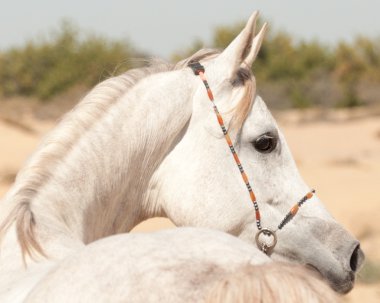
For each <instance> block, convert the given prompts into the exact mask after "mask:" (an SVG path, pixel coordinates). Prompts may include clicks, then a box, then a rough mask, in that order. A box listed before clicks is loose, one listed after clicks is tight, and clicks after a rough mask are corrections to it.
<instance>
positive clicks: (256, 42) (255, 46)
mask: <svg viewBox="0 0 380 303" xmlns="http://www.w3.org/2000/svg"><path fill="white" fill-rule="evenodd" d="M267 28H268V24H267V23H264V25H263V27H262V28H261V30H260V31H259V33H258V34H257V35H256V36H255V38H254V39H253V41H252V47H251V49H250V51H249V54H248V56H247V57H246V58H245V59H244V62H243V63H244V65H246V66H245V67H247V66H248V67H249V68H250V67H251V66H252V63H253V61H255V59H256V57H257V54H258V53H259V50H260V48H261V44H262V43H263V40H264V36H265V33H266V31H267Z"/></svg>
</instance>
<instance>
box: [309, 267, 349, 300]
mask: <svg viewBox="0 0 380 303" xmlns="http://www.w3.org/2000/svg"><path fill="white" fill-rule="evenodd" d="M305 266H306V268H307V269H309V270H310V271H311V272H312V273H313V274H315V275H316V276H318V277H319V278H320V279H323V280H325V281H326V283H328V284H329V285H330V287H331V288H332V289H333V290H334V291H336V292H338V293H340V294H346V293H348V292H350V291H351V290H352V288H353V287H354V285H355V274H354V273H353V272H350V273H348V274H347V276H346V278H345V279H344V280H343V281H342V280H341V279H337V278H336V277H334V276H331V277H330V276H329V274H327V275H323V274H322V273H321V271H320V270H319V269H318V268H317V267H316V266H314V265H312V264H309V263H308V264H306V265H305Z"/></svg>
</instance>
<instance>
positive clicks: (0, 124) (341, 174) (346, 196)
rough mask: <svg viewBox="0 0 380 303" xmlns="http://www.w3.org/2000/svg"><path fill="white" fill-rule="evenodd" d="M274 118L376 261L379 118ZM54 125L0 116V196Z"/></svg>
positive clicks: (366, 291) (368, 294)
mask: <svg viewBox="0 0 380 303" xmlns="http://www.w3.org/2000/svg"><path fill="white" fill-rule="evenodd" d="M0 110H1V109H0ZM276 116H277V119H278V122H279V124H280V126H281V128H282V130H283V132H284V133H285V135H286V138H287V140H288V143H289V145H290V147H291V149H292V151H293V155H294V157H295V159H296V162H297V164H298V167H299V169H300V171H301V174H302V175H303V177H304V178H305V180H306V181H307V183H308V184H310V186H311V187H313V188H315V189H317V192H318V195H319V197H320V198H321V199H322V200H323V201H324V202H325V204H326V206H327V208H328V209H329V210H330V212H331V213H332V214H333V215H334V216H335V217H336V219H337V220H338V221H339V222H341V223H342V224H343V225H344V226H346V228H348V229H349V230H350V231H352V233H353V234H354V235H355V236H356V237H358V238H359V239H360V240H361V243H362V248H363V249H364V251H365V253H366V255H367V259H368V260H370V261H371V262H375V263H376V262H377V263H378V264H380V194H379V186H380V116H376V115H371V113H366V114H363V113H357V112H351V113H347V112H336V113H334V114H331V113H330V114H322V115H320V114H319V115H316V114H315V113H313V112H306V113H305V112H304V113H303V114H302V115H301V114H300V113H298V112H291V111H290V112H285V113H281V114H278V115H276ZM53 125H54V124H53V123H52V122H46V121H45V122H40V121H36V120H34V119H33V118H30V117H29V118H28V117H23V118H22V123H20V121H15V120H14V118H13V120H12V119H11V120H8V119H4V118H0V147H1V148H0V197H1V196H2V195H3V194H4V193H5V192H6V190H7V189H8V188H9V186H10V184H11V182H12V180H13V178H14V175H15V173H16V172H17V171H18V170H19V168H20V167H21V165H22V163H23V162H24V161H25V160H26V159H27V157H28V156H29V155H30V153H31V152H32V151H33V150H34V149H35V147H36V145H37V143H38V142H39V140H40V138H41V137H42V136H43V135H44V134H45V133H46V132H47V131H48V130H49V129H50V128H52V127H53ZM171 227H173V225H172V224H171V222H170V221H168V220H166V219H163V218H156V219H151V220H148V221H146V222H143V223H142V224H140V225H139V226H137V227H136V228H135V229H134V231H137V232H145V231H152V230H157V229H162V228H171ZM344 302H380V283H379V282H377V284H376V283H375V284H364V283H360V282H359V283H358V284H357V286H356V287H355V289H354V290H353V291H352V292H351V293H350V294H349V295H347V296H345V297H344Z"/></svg>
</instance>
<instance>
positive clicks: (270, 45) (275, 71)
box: [0, 22, 380, 108]
mask: <svg viewBox="0 0 380 303" xmlns="http://www.w3.org/2000/svg"><path fill="white" fill-rule="evenodd" d="M241 28H242V24H238V25H235V26H229V27H227V26H222V27H219V28H217V29H216V30H215V32H214V38H213V41H212V43H211V45H210V47H216V48H221V49H222V48H224V47H225V46H226V45H228V43H229V42H230V41H231V40H232V39H233V38H234V37H235V36H236V34H237V33H238V32H239V31H240V30H241ZM203 45H204V43H203V42H202V41H200V40H197V41H194V43H193V45H192V46H191V47H189V49H187V50H183V51H180V52H178V53H176V54H174V55H173V59H174V60H179V59H182V58H183V57H187V56H188V55H190V54H192V53H193V52H195V51H196V50H198V49H199V48H201V47H202V46H203ZM131 57H134V58H136V57H142V55H141V54H138V53H137V52H136V51H135V50H134V49H133V48H132V47H131V46H130V45H128V44H127V43H124V42H119V41H109V40H107V39H104V38H101V37H97V36H91V35H90V36H86V37H83V36H82V35H80V34H79V33H78V30H77V28H75V27H74V26H73V25H72V24H70V23H68V22H63V23H62V25H61V28H60V30H59V31H58V32H56V33H55V34H54V36H53V38H52V39H46V40H43V41H34V42H33V41H31V42H28V43H26V45H25V46H23V47H20V48H14V49H10V50H7V51H4V52H0V97H1V96H2V97H9V96H14V95H22V96H34V97H37V98H40V99H42V100H50V99H52V97H53V96H55V95H57V94H59V93H62V92H64V91H66V90H67V89H69V88H71V87H73V86H76V85H82V86H84V87H91V86H93V85H94V84H96V83H98V82H99V81H101V80H102V79H104V78H106V77H109V76H110V75H112V74H114V73H115V70H116V68H118V70H117V73H120V72H123V71H125V70H127V69H129V68H130V67H131V61H130V60H129V59H130V58H131ZM120 66H121V68H120ZM253 72H254V74H255V76H256V78H257V81H258V83H259V85H258V87H259V93H260V94H261V95H263V97H264V98H265V100H266V101H267V102H268V103H270V105H271V106H272V107H277V108H284V107H297V108H305V107H309V106H328V107H353V106H358V105H365V104H371V103H375V102H379V97H378V96H379V95H380V85H379V84H380V39H377V40H376V39H374V40H370V39H367V38H364V37H358V38H357V39H356V40H355V41H354V42H353V43H344V42H341V43H339V44H337V45H336V46H335V47H328V46H326V45H323V44H321V43H319V42H317V41H311V42H305V41H296V40H295V39H293V38H292V37H291V36H290V35H289V34H287V33H284V32H276V33H269V35H268V36H267V38H266V40H265V43H264V45H263V47H262V50H261V51H260V53H259V56H258V59H257V61H256V62H255V64H254V66H253Z"/></svg>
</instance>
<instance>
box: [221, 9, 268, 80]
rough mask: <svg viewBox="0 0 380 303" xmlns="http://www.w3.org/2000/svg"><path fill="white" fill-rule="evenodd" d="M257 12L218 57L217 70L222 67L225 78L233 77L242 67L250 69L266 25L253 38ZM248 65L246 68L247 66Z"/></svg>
mask: <svg viewBox="0 0 380 303" xmlns="http://www.w3.org/2000/svg"><path fill="white" fill-rule="evenodd" d="M258 15H259V14H258V12H257V11H255V12H254V13H253V14H252V16H251V17H250V18H249V20H248V22H247V24H246V25H245V27H244V28H243V30H242V31H241V32H240V34H239V35H238V36H237V37H236V38H235V39H234V40H233V41H232V42H231V43H230V44H229V45H228V46H227V48H226V49H225V50H224V51H223V52H222V53H221V54H220V55H219V56H218V58H217V65H218V68H220V67H222V69H223V70H224V73H227V76H229V77H231V76H233V75H234V74H235V73H236V71H237V70H238V69H239V68H240V67H241V66H242V65H245V67H248V68H250V67H251V65H252V63H253V61H254V60H255V58H256V56H257V53H258V52H259V50H260V47H261V43H262V41H263V38H264V35H265V31H266V28H267V24H266V23H265V24H264V26H263V27H262V29H261V30H260V32H259V33H258V34H257V35H256V36H255V29H256V20H257V17H258ZM247 65H248V66H247Z"/></svg>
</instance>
